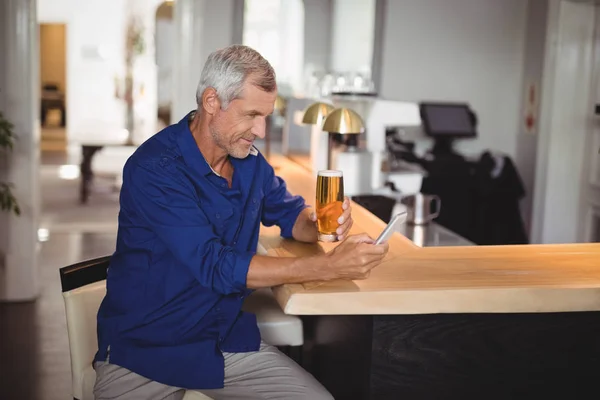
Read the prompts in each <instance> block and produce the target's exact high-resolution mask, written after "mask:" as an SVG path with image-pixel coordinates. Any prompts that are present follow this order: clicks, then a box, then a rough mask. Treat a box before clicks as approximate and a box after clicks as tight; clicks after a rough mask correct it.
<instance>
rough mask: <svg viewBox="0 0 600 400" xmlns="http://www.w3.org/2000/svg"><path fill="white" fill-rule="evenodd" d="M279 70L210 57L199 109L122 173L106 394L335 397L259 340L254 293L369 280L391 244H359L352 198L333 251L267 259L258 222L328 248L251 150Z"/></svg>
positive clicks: (249, 56)
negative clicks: (251, 303)
mask: <svg viewBox="0 0 600 400" xmlns="http://www.w3.org/2000/svg"><path fill="white" fill-rule="evenodd" d="M276 91H277V88H276V84H275V73H274V71H273V68H272V67H271V65H270V64H269V63H268V62H267V61H266V60H265V59H264V58H263V57H261V56H260V54H258V53H257V52H256V51H254V50H252V49H250V48H248V47H245V46H239V45H236V46H230V47H228V48H225V49H222V50H219V51H216V52H214V53H213V54H211V55H210V56H209V58H208V60H207V62H206V64H205V66H204V69H203V71H202V75H201V78H200V83H199V85H198V89H197V93H196V98H197V104H198V108H197V110H196V111H195V112H192V113H190V114H189V115H187V116H186V117H185V118H183V119H182V120H181V122H179V123H178V124H175V125H172V126H170V127H168V128H166V129H164V130H163V131H161V132H159V133H158V134H156V135H154V136H153V137H152V138H150V139H149V140H148V141H146V142H145V143H144V144H142V145H141V146H140V148H139V149H138V150H137V151H136V152H135V153H134V154H133V155H132V156H131V158H130V159H129V160H128V161H127V163H126V165H125V168H124V171H123V186H122V191H121V211H120V213H119V231H118V237H117V246H116V251H115V253H114V255H113V257H112V260H111V264H110V268H109V271H108V280H107V294H106V297H105V299H104V301H103V302H102V305H101V307H100V310H99V312H98V343H99V350H98V353H97V354H96V357H95V363H94V368H95V369H96V372H97V379H96V385H95V388H94V392H95V396H96V398H97V399H180V398H182V397H183V394H184V390H183V389H182V388H185V389H195V390H200V391H202V392H203V393H205V394H207V395H208V396H210V397H212V398H214V399H233V398H235V399H311V400H318V399H329V398H331V395H330V394H329V393H327V391H326V390H325V389H324V388H323V387H322V386H321V385H320V384H319V383H318V382H317V381H316V380H315V379H314V378H313V377H312V376H311V375H310V374H308V373H307V372H306V371H304V370H303V369H302V368H300V366H298V365H297V364H295V363H294V362H293V361H292V360H290V359H289V358H287V357H286V356H285V355H283V354H282V353H280V352H279V351H278V350H277V349H275V348H274V347H272V346H269V345H267V344H265V343H261V340H260V333H259V331H258V328H257V324H256V319H255V317H254V315H252V314H247V313H244V312H242V311H241V307H242V303H243V302H244V299H245V298H246V297H247V296H248V295H249V294H250V293H251V291H252V289H256V288H262V287H270V286H274V285H279V284H284V283H294V282H305V281H315V280H330V279H340V278H345V279H362V278H365V277H366V276H368V274H369V271H370V270H371V269H372V268H373V267H375V266H376V265H378V264H379V263H380V262H381V260H382V258H383V257H384V256H385V254H386V252H387V246H386V245H375V244H373V241H372V240H371V238H369V237H368V236H366V235H357V236H348V231H349V229H350V226H351V225H352V218H351V214H350V206H349V203H348V201H347V200H346V202H345V203H344V209H345V211H344V214H343V216H342V217H341V218H340V221H339V222H340V227H339V230H338V234H339V236H340V238H341V239H345V240H343V241H342V243H340V244H339V245H338V246H337V247H336V248H335V250H333V251H331V252H330V253H327V254H323V255H319V256H314V257H305V258H278V257H266V256H260V255H256V248H257V243H258V233H259V228H260V224H261V223H263V224H264V225H267V226H271V225H275V224H276V225H278V226H279V227H280V228H281V235H282V236H284V237H286V238H294V239H296V240H300V241H304V242H315V241H316V240H317V229H316V226H315V217H314V214H313V213H312V212H311V211H310V209H309V208H307V207H306V206H305V203H304V200H303V199H302V198H300V197H295V196H292V195H290V194H289V193H288V191H287V190H286V185H285V183H284V182H283V181H282V180H281V178H279V177H277V176H275V174H274V171H273V168H272V167H271V166H270V165H269V164H268V163H267V161H266V160H265V159H264V158H263V156H262V155H261V154H260V153H259V152H258V151H257V150H256V148H255V147H254V146H253V142H254V140H255V139H256V138H257V137H259V138H263V137H264V135H265V119H266V117H267V116H268V115H269V114H270V113H271V112H272V111H273V106H274V102H275V97H276Z"/></svg>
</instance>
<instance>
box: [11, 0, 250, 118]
mask: <svg viewBox="0 0 600 400" xmlns="http://www.w3.org/2000/svg"><path fill="white" fill-rule="evenodd" d="M0 1H1V0H0ZM243 13H244V1H243V0H219V1H216V0H177V1H176V2H175V10H174V18H173V20H174V22H175V35H176V36H175V37H176V38H177V41H176V43H175V52H174V53H175V54H174V55H173V97H172V99H173V104H172V107H171V115H172V121H173V122H178V121H179V120H180V119H181V118H183V117H184V115H185V114H186V113H188V112H190V111H192V110H194V109H196V87H197V86H198V80H199V79H200V74H201V72H202V68H203V67H204V63H205V62H206V58H207V57H208V55H209V54H210V53H212V52H213V51H215V50H217V49H220V48H223V47H226V46H229V45H231V44H233V43H241V41H242V32H243Z"/></svg>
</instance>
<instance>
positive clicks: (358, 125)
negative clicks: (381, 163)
mask: <svg viewBox="0 0 600 400" xmlns="http://www.w3.org/2000/svg"><path fill="white" fill-rule="evenodd" d="M323 131H324V132H328V136H329V145H328V150H327V154H328V161H327V169H335V170H340V171H343V174H344V191H345V194H346V195H347V196H356V195H360V194H365V193H368V192H370V175H371V168H370V167H371V163H372V160H371V153H369V152H367V151H364V149H361V148H360V146H359V138H360V134H361V133H364V131H365V127H364V123H363V120H362V118H361V117H360V115H358V113H356V112H355V111H354V110H352V109H349V108H345V107H341V108H337V109H335V110H333V111H332V112H331V113H330V114H329V115H328V116H327V118H325V121H324V122H323ZM337 143H340V144H342V145H343V146H340V149H338V151H335V153H334V150H335V147H336V145H337ZM334 155H335V157H334Z"/></svg>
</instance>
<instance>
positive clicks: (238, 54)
mask: <svg viewBox="0 0 600 400" xmlns="http://www.w3.org/2000/svg"><path fill="white" fill-rule="evenodd" d="M249 76H251V78H252V84H253V85H256V86H258V87H259V88H261V89H262V90H264V91H265V92H272V91H274V90H275V89H276V88H277V84H276V81H275V71H274V70H273V67H272V66H271V64H269V62H268V61H267V60H265V58H264V57H263V56H261V55H260V53H259V52H257V51H256V50H254V49H252V48H250V47H248V46H242V45H232V46H229V47H225V48H223V49H220V50H217V51H215V52H213V53H211V54H210V55H209V56H208V59H207V60H206V63H205V64H204V68H203V69H202V74H201V75H200V82H199V83H198V89H197V90H196V104H198V105H200V104H202V95H203V94H204V91H205V90H206V89H207V88H209V87H212V88H214V89H215V90H216V91H217V95H218V96H219V99H220V100H221V108H222V109H226V108H227V106H228V105H229V103H230V102H231V101H233V100H235V99H236V98H239V97H240V96H241V94H242V89H243V86H244V83H245V81H246V79H247V78H248V77H249Z"/></svg>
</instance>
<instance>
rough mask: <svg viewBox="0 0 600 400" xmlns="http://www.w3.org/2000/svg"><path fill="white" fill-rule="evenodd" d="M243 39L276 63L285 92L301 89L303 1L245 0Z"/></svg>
mask: <svg viewBox="0 0 600 400" xmlns="http://www.w3.org/2000/svg"><path fill="white" fill-rule="evenodd" d="M243 41H244V44H245V45H247V46H250V47H252V48H254V49H256V50H257V51H259V52H260V53H261V54H262V55H263V56H264V57H265V58H266V59H267V60H268V61H269V62H270V63H271V65H273V68H274V69H275V73H276V74H277V84H278V86H279V92H280V93H281V94H282V95H292V94H295V93H298V92H299V91H300V90H301V89H302V74H303V68H304V4H303V2H302V0H246V1H245V10H244V38H243Z"/></svg>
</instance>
